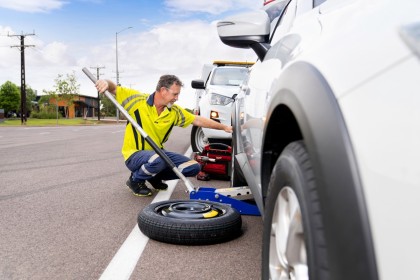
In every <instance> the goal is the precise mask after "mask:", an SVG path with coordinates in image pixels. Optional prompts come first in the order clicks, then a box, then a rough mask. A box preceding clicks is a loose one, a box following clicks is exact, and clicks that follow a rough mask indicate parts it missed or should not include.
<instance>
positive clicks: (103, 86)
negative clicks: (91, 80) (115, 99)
mask: <svg viewBox="0 0 420 280" xmlns="http://www.w3.org/2000/svg"><path fill="white" fill-rule="evenodd" d="M95 86H96V89H97V90H98V92H99V93H104V92H105V91H107V90H108V91H109V92H110V93H112V94H114V95H115V90H116V89H117V86H116V84H114V83H113V82H112V81H110V80H98V81H97V82H96V83H95Z"/></svg>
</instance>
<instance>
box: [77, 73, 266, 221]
mask: <svg viewBox="0 0 420 280" xmlns="http://www.w3.org/2000/svg"><path fill="white" fill-rule="evenodd" d="M82 71H83V72H84V73H85V74H86V75H87V76H88V77H89V79H90V80H91V81H92V82H93V83H96V81H97V79H96V78H95V76H93V74H92V73H91V72H90V71H89V70H88V69H87V68H86V67H84V68H83V69H82ZM104 94H105V95H106V97H108V98H109V100H111V102H112V103H114V105H115V106H116V107H117V108H118V110H120V112H121V113H122V114H123V115H124V116H125V117H126V118H127V120H128V121H129V122H130V123H131V124H132V125H133V126H134V127H135V128H136V129H137V131H138V132H139V133H140V134H141V136H142V137H143V138H144V139H145V140H146V142H147V143H148V144H149V145H150V146H151V147H152V148H153V150H154V151H155V152H156V153H157V154H158V155H159V156H160V157H161V158H162V159H163V160H164V161H165V162H166V163H167V164H168V165H169V166H170V167H171V169H172V171H173V172H174V173H175V174H176V175H177V176H178V178H179V179H181V180H182V181H183V182H184V183H185V186H186V187H187V192H188V193H189V196H190V199H198V200H206V201H215V202H220V203H224V204H229V205H230V206H231V207H233V208H235V209H236V210H238V211H239V213H241V214H243V215H255V216H258V215H260V212H259V210H258V207H257V206H256V205H255V204H251V203H248V202H246V201H245V200H248V199H251V198H252V194H251V191H250V189H249V188H248V187H232V188H219V189H218V188H209V187H198V188H196V187H194V186H193V184H192V183H191V181H190V180H188V179H187V178H186V177H185V176H184V174H182V173H181V171H179V169H178V168H177V167H176V165H175V164H174V163H173V162H172V160H171V159H170V158H169V157H168V156H167V155H166V154H165V153H164V152H163V151H162V150H161V149H160V148H159V146H157V145H156V143H155V142H154V141H153V140H152V138H150V136H149V135H148V134H147V133H146V132H145V131H144V130H143V129H142V128H141V127H140V125H139V124H138V123H137V122H136V121H135V120H134V119H133V118H132V117H131V116H130V114H129V113H128V112H127V111H126V110H125V109H124V107H122V106H121V105H120V104H119V103H118V102H117V100H115V98H114V96H112V94H111V93H110V92H109V91H105V92H104Z"/></svg>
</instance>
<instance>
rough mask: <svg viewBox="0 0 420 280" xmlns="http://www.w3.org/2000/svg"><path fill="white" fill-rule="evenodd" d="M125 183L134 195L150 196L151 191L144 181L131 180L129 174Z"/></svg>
mask: <svg viewBox="0 0 420 280" xmlns="http://www.w3.org/2000/svg"><path fill="white" fill-rule="evenodd" d="M125 184H126V185H127V187H129V188H130V190H131V191H132V192H133V194H134V195H136V196H151V195H152V191H151V190H150V189H149V188H148V187H147V186H146V183H145V181H139V182H134V181H133V180H131V176H130V178H129V179H128V180H127V182H126V183H125Z"/></svg>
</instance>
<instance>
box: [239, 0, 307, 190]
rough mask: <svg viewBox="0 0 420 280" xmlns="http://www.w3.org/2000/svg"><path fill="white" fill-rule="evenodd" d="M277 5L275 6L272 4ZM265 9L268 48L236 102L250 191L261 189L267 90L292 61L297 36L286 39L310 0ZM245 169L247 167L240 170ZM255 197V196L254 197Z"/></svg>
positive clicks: (298, 0)
mask: <svg viewBox="0 0 420 280" xmlns="http://www.w3.org/2000/svg"><path fill="white" fill-rule="evenodd" d="M276 2H277V3H276ZM269 5H270V6H269V7H267V8H265V11H266V12H267V14H268V15H269V17H270V20H271V34H270V43H271V47H270V49H269V50H268V52H267V54H266V55H265V57H264V59H263V60H262V61H259V62H257V63H256V64H255V65H254V66H253V67H252V70H251V73H250V75H249V80H248V82H247V85H246V86H245V89H244V90H243V95H242V97H243V98H242V99H241V100H238V104H239V105H240V106H239V113H238V114H239V116H240V118H241V127H240V129H241V133H240V136H241V144H242V146H243V152H244V154H245V155H246V163H245V164H244V166H245V167H246V165H247V166H248V167H249V169H248V170H250V172H244V175H245V177H246V180H247V182H248V184H249V185H250V186H251V188H252V189H255V188H257V189H258V190H259V191H260V189H261V183H260V182H261V180H260V174H261V148H262V147H261V146H262V140H263V139H262V138H263V130H264V123H265V112H266V110H267V105H268V104H269V99H270V97H271V96H270V87H271V85H272V83H273V81H275V79H276V77H278V76H279V73H280V72H281V70H282V68H283V66H284V65H285V64H286V63H287V62H288V61H289V60H290V59H292V57H293V55H294V51H295V49H296V47H297V46H298V45H299V42H300V40H299V38H298V37H297V36H287V35H286V34H287V32H288V31H289V30H290V28H291V26H292V25H293V21H294V19H295V17H296V15H297V14H299V13H300V12H301V11H304V10H309V9H311V8H312V0H291V1H289V2H287V3H286V6H285V2H284V1H274V2H271V3H270V4H269ZM243 169H245V170H247V168H243ZM254 195H255V194H254Z"/></svg>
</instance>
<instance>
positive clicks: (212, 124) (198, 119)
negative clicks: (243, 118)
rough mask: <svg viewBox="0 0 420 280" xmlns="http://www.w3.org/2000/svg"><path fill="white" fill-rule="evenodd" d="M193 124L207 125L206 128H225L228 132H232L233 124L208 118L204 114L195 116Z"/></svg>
mask: <svg viewBox="0 0 420 280" xmlns="http://www.w3.org/2000/svg"><path fill="white" fill-rule="evenodd" d="M193 125H195V126H201V127H206V128H213V129H218V130H224V131H225V132H227V133H232V126H230V125H225V124H222V123H219V122H216V121H213V120H211V119H208V118H205V117H202V116H195V119H194V121H193Z"/></svg>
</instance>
